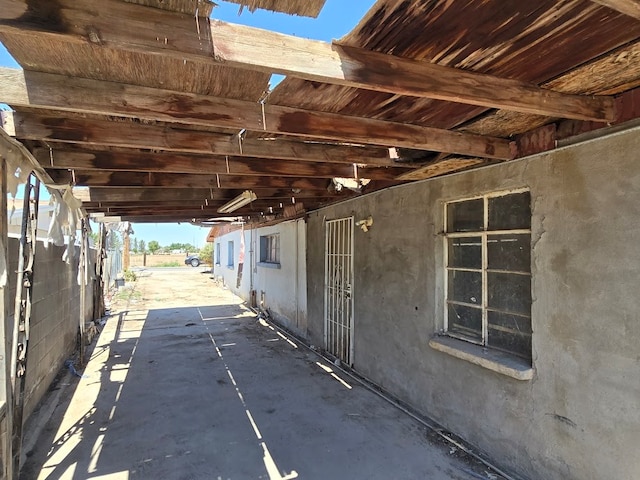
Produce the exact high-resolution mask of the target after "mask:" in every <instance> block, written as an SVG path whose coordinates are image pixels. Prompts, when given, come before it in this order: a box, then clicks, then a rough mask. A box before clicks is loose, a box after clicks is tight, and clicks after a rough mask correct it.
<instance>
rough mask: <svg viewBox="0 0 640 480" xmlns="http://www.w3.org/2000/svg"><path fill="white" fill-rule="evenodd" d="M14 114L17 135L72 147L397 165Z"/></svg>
mask: <svg viewBox="0 0 640 480" xmlns="http://www.w3.org/2000/svg"><path fill="white" fill-rule="evenodd" d="M42 113H43V112H40V113H35V112H16V113H14V115H13V116H14V124H15V131H16V136H17V137H18V138H20V139H25V140H44V141H47V142H48V143H49V142H52V141H53V142H63V143H71V144H77V145H87V146H101V147H111V146H115V147H125V148H143V149H151V150H162V151H171V152H181V153H196V154H215V155H231V156H237V157H240V156H244V157H259V158H270V159H283V160H298V161H303V162H327V163H342V164H344V163H348V164H353V163H357V164H361V165H369V166H380V167H383V166H384V167H391V166H394V167H395V166H400V167H402V164H399V163H398V162H395V161H394V160H392V159H391V158H389V151H388V150H387V149H382V148H377V147H358V146H347V145H332V144H322V143H310V142H300V141H294V140H289V139H286V138H277V139H273V140H261V139H242V140H241V139H240V138H239V137H238V136H235V135H226V134H222V133H215V132H205V131H198V130H185V129H180V128H179V125H175V126H174V127H171V126H157V125H144V124H140V123H138V122H131V121H129V120H126V121H110V120H104V119H98V118H65V117H64V115H65V113H64V112H59V111H58V112H55V111H54V112H49V113H48V114H42Z"/></svg>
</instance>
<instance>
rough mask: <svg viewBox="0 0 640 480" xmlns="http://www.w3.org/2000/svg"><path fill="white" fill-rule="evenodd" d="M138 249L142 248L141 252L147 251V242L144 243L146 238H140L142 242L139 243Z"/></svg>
mask: <svg viewBox="0 0 640 480" xmlns="http://www.w3.org/2000/svg"><path fill="white" fill-rule="evenodd" d="M138 249H139V250H140V253H146V251H147V244H146V243H144V240H140V243H139V244H138Z"/></svg>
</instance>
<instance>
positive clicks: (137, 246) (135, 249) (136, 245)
mask: <svg viewBox="0 0 640 480" xmlns="http://www.w3.org/2000/svg"><path fill="white" fill-rule="evenodd" d="M131 245H133V247H132V248H131V250H133V253H138V248H140V247H139V245H138V239H137V238H134V239H133V242H131Z"/></svg>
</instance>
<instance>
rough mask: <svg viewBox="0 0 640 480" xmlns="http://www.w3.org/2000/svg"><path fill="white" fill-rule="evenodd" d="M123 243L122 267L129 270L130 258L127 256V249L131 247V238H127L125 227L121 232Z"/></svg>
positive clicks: (127, 233) (127, 232)
mask: <svg viewBox="0 0 640 480" xmlns="http://www.w3.org/2000/svg"><path fill="white" fill-rule="evenodd" d="M122 237H123V245H122V269H123V270H125V271H126V270H129V266H130V265H131V258H130V256H129V251H130V249H131V240H130V238H129V229H127V230H126V231H125V232H124V233H123V234H122Z"/></svg>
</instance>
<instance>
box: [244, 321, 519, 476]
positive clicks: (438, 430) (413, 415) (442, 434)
mask: <svg viewBox="0 0 640 480" xmlns="http://www.w3.org/2000/svg"><path fill="white" fill-rule="evenodd" d="M254 311H255V310H254ZM265 320H266V321H267V322H268V323H269V324H270V325H271V326H273V327H274V328H275V329H277V330H278V331H279V332H281V333H282V334H283V335H286V336H288V337H292V338H293V339H295V340H297V341H298V342H300V343H301V344H302V345H304V346H305V347H306V348H307V350H309V351H310V352H313V353H315V354H316V355H317V356H319V357H320V358H322V359H323V360H325V361H326V362H327V363H330V364H331V365H333V366H334V367H335V368H337V369H338V370H340V371H341V372H342V373H344V374H345V375H346V376H348V377H349V378H351V379H352V380H354V381H356V382H358V383H359V384H360V385H362V386H363V387H364V388H366V389H367V390H369V391H370V392H372V393H375V394H376V395H377V396H379V397H380V398H382V399H383V400H385V401H386V402H387V403H390V404H391V405H393V406H394V407H396V408H397V409H398V410H400V411H402V412H403V413H405V414H407V415H409V416H410V417H411V418H413V419H414V420H416V421H417V422H419V423H420V424H422V425H423V426H425V427H427V428H428V429H429V430H431V431H432V432H434V433H436V434H437V435H438V436H440V437H441V438H442V439H444V440H445V441H447V442H448V443H450V444H451V445H453V446H455V447H456V448H459V449H460V450H462V451H463V452H465V453H466V454H467V455H469V456H471V457H473V458H474V459H476V460H478V461H479V462H480V463H482V464H483V465H485V466H487V467H488V468H490V469H491V470H493V471H494V472H496V473H497V474H499V475H501V476H502V477H504V478H505V480H522V479H518V478H517V477H514V476H512V475H509V474H508V473H506V472H505V471H503V470H502V469H500V468H498V467H496V466H495V465H494V464H492V463H491V462H489V461H488V460H486V459H485V458H483V457H482V456H481V455H479V454H477V453H476V452H474V451H473V450H471V449H470V448H469V447H467V446H465V445H463V444H462V443H460V442H458V441H457V440H456V439H454V438H452V437H451V436H449V435H447V433H446V432H444V431H443V429H442V428H440V427H438V426H437V425H435V424H434V423H431V422H429V421H427V420H426V419H425V418H423V417H421V416H420V415H417V414H416V413H414V412H412V411H411V410H409V409H408V408H407V407H405V406H404V405H402V404H401V403H400V402H398V401H397V400H395V399H394V398H392V397H391V396H389V395H387V394H385V393H384V392H382V391H381V390H379V389H377V388H375V387H374V385H375V384H374V383H373V382H371V381H369V380H366V379H365V378H363V377H360V376H359V375H356V374H354V373H353V372H350V371H348V370H345V369H344V368H343V367H342V366H338V365H336V364H335V363H334V360H333V359H331V358H329V357H327V356H325V355H324V354H323V353H322V352H320V351H318V350H316V349H314V348H311V346H310V345H309V344H307V342H306V341H305V340H303V339H301V338H299V337H298V336H297V335H294V334H292V333H291V332H289V331H288V330H285V329H283V328H282V327H281V326H280V325H278V324H276V323H274V322H273V321H272V320H271V319H269V318H266V319H265Z"/></svg>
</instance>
